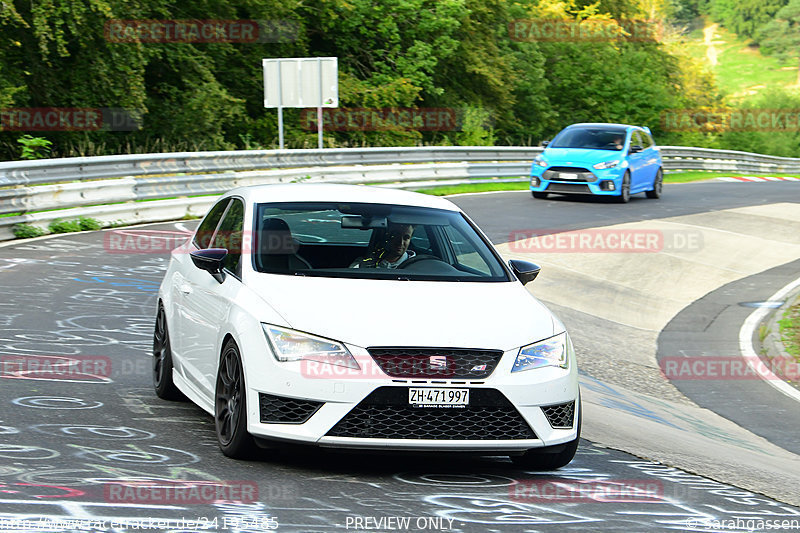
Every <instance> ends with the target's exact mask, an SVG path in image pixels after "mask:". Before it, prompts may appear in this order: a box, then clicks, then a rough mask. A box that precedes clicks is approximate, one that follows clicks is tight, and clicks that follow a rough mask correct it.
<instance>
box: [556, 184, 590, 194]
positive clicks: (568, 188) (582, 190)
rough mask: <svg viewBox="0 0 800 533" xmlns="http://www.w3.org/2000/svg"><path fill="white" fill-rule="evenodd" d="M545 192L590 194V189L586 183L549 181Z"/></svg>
mask: <svg viewBox="0 0 800 533" xmlns="http://www.w3.org/2000/svg"><path fill="white" fill-rule="evenodd" d="M545 191H547V192H555V193H561V194H591V193H592V191H591V189H589V186H588V185H584V184H582V183H551V184H550V185H548V186H547V188H546V189H545Z"/></svg>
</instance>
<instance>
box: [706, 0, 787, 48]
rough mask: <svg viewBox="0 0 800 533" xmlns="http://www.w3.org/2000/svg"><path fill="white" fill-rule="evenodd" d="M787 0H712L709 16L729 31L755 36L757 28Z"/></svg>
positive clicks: (767, 20)
mask: <svg viewBox="0 0 800 533" xmlns="http://www.w3.org/2000/svg"><path fill="white" fill-rule="evenodd" d="M788 3H789V0H712V1H711V5H710V11H711V17H712V18H713V19H714V20H716V21H717V22H719V23H721V24H722V25H723V26H725V27H726V28H727V29H729V30H730V31H732V32H734V33H736V34H738V35H742V36H744V37H748V38H751V39H753V38H755V37H756V33H757V31H758V29H759V28H760V27H761V26H763V25H764V24H767V23H768V22H769V21H770V20H771V19H772V17H774V16H775V14H776V13H777V12H778V10H780V9H781V8H782V7H784V6H785V5H787V4H788Z"/></svg>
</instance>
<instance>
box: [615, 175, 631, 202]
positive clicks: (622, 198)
mask: <svg viewBox="0 0 800 533" xmlns="http://www.w3.org/2000/svg"><path fill="white" fill-rule="evenodd" d="M630 199H631V173H630V172H629V171H627V170H626V171H625V175H624V176H622V185H620V187H619V196H617V202H619V203H621V204H627V203H628V202H629V201H630Z"/></svg>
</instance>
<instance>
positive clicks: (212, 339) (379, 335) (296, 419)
mask: <svg viewBox="0 0 800 533" xmlns="http://www.w3.org/2000/svg"><path fill="white" fill-rule="evenodd" d="M538 272H539V267H538V266H536V265H534V264H532V263H528V262H525V261H519V260H511V261H509V262H508V264H506V263H505V262H504V261H503V259H502V258H501V257H500V255H499V254H498V252H497V251H496V250H495V249H494V247H493V246H492V244H491V242H490V241H489V239H487V237H486V236H485V235H484V234H483V233H482V232H481V231H480V230H479V229H478V227H477V226H476V225H475V224H474V223H473V222H472V221H471V220H470V219H469V217H467V215H466V214H465V213H464V212H462V211H461V210H460V209H459V208H458V207H457V206H456V205H454V204H453V203H451V202H449V201H447V200H445V199H442V198H437V197H434V196H428V195H423V194H416V193H411V192H405V191H397V190H389V189H382V188H373V187H366V186H351V185H311V184H293V185H264V186H255V187H244V188H239V189H235V190H232V191H230V192H229V193H227V194H225V195H223V196H222V197H221V198H220V199H219V200H218V201H217V202H216V203H215V204H214V206H213V207H212V208H211V209H210V211H209V212H208V214H207V215H206V216H205V218H204V219H203V221H202V222H201V223H200V225H199V226H198V228H197V231H196V233H195V235H194V237H193V238H192V240H191V242H189V243H187V244H186V245H185V246H183V247H180V248H178V249H176V250H174V251H173V252H172V255H171V260H170V264H169V268H168V270H167V272H166V275H165V278H164V281H163V283H162V284H161V287H160V290H159V293H158V311H157V319H156V327H155V334H154V343H153V344H154V346H153V352H154V353H153V355H154V361H153V363H154V364H153V369H154V371H153V381H154V386H155V390H156V393H157V394H158V396H160V397H161V398H165V399H177V398H180V397H182V396H183V395H185V396H187V397H188V398H189V399H190V400H192V401H193V402H195V403H196V404H197V405H199V406H200V407H201V408H202V409H204V410H205V411H207V412H208V413H210V414H212V415H213V416H214V419H215V426H216V434H217V439H218V441H219V446H220V448H221V449H222V451H223V453H224V454H225V455H228V456H230V457H243V456H252V455H253V453H254V452H258V451H259V450H260V449H264V448H268V446H266V445H267V444H269V443H270V441H284V442H287V441H288V442H296V443H306V444H312V445H318V446H329V447H343V448H374V449H381V450H431V451H443V452H447V451H470V452H478V453H485V454H487V455H497V454H503V455H508V456H510V457H511V458H512V460H514V462H516V463H518V464H520V465H523V466H525V467H527V468H539V469H553V468H558V467H561V466H564V465H566V464H567V463H569V462H570V461H571V460H572V458H573V457H574V455H575V451H576V449H577V446H578V439H579V436H580V424H581V411H582V406H581V404H580V395H579V390H578V376H577V368H576V363H575V354H574V350H573V347H572V343H571V341H570V338H569V335H568V334H567V333H566V331H565V329H564V326H563V325H562V323H561V322H560V321H559V320H558V319H557V318H556V317H555V316H554V315H553V314H552V313H551V312H550V311H549V310H548V309H547V308H546V307H545V306H544V305H542V303H540V302H539V301H538V300H537V299H536V298H534V297H533V296H532V295H531V294H530V293H529V292H528V291H527V290H526V288H525V287H524V285H525V284H526V283H528V282H529V281H532V280H533V279H534V278H535V277H536V275H537V274H538ZM258 445H261V446H258Z"/></svg>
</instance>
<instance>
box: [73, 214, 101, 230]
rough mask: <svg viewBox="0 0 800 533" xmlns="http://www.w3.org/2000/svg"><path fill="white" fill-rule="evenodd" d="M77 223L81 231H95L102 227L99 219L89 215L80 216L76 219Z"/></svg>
mask: <svg viewBox="0 0 800 533" xmlns="http://www.w3.org/2000/svg"><path fill="white" fill-rule="evenodd" d="M78 224H79V225H80V227H81V230H82V231H95V230H98V229H100V228H102V227H103V225H102V224H101V223H100V221H99V220H95V219H94V218H89V217H80V218H79V219H78Z"/></svg>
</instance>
